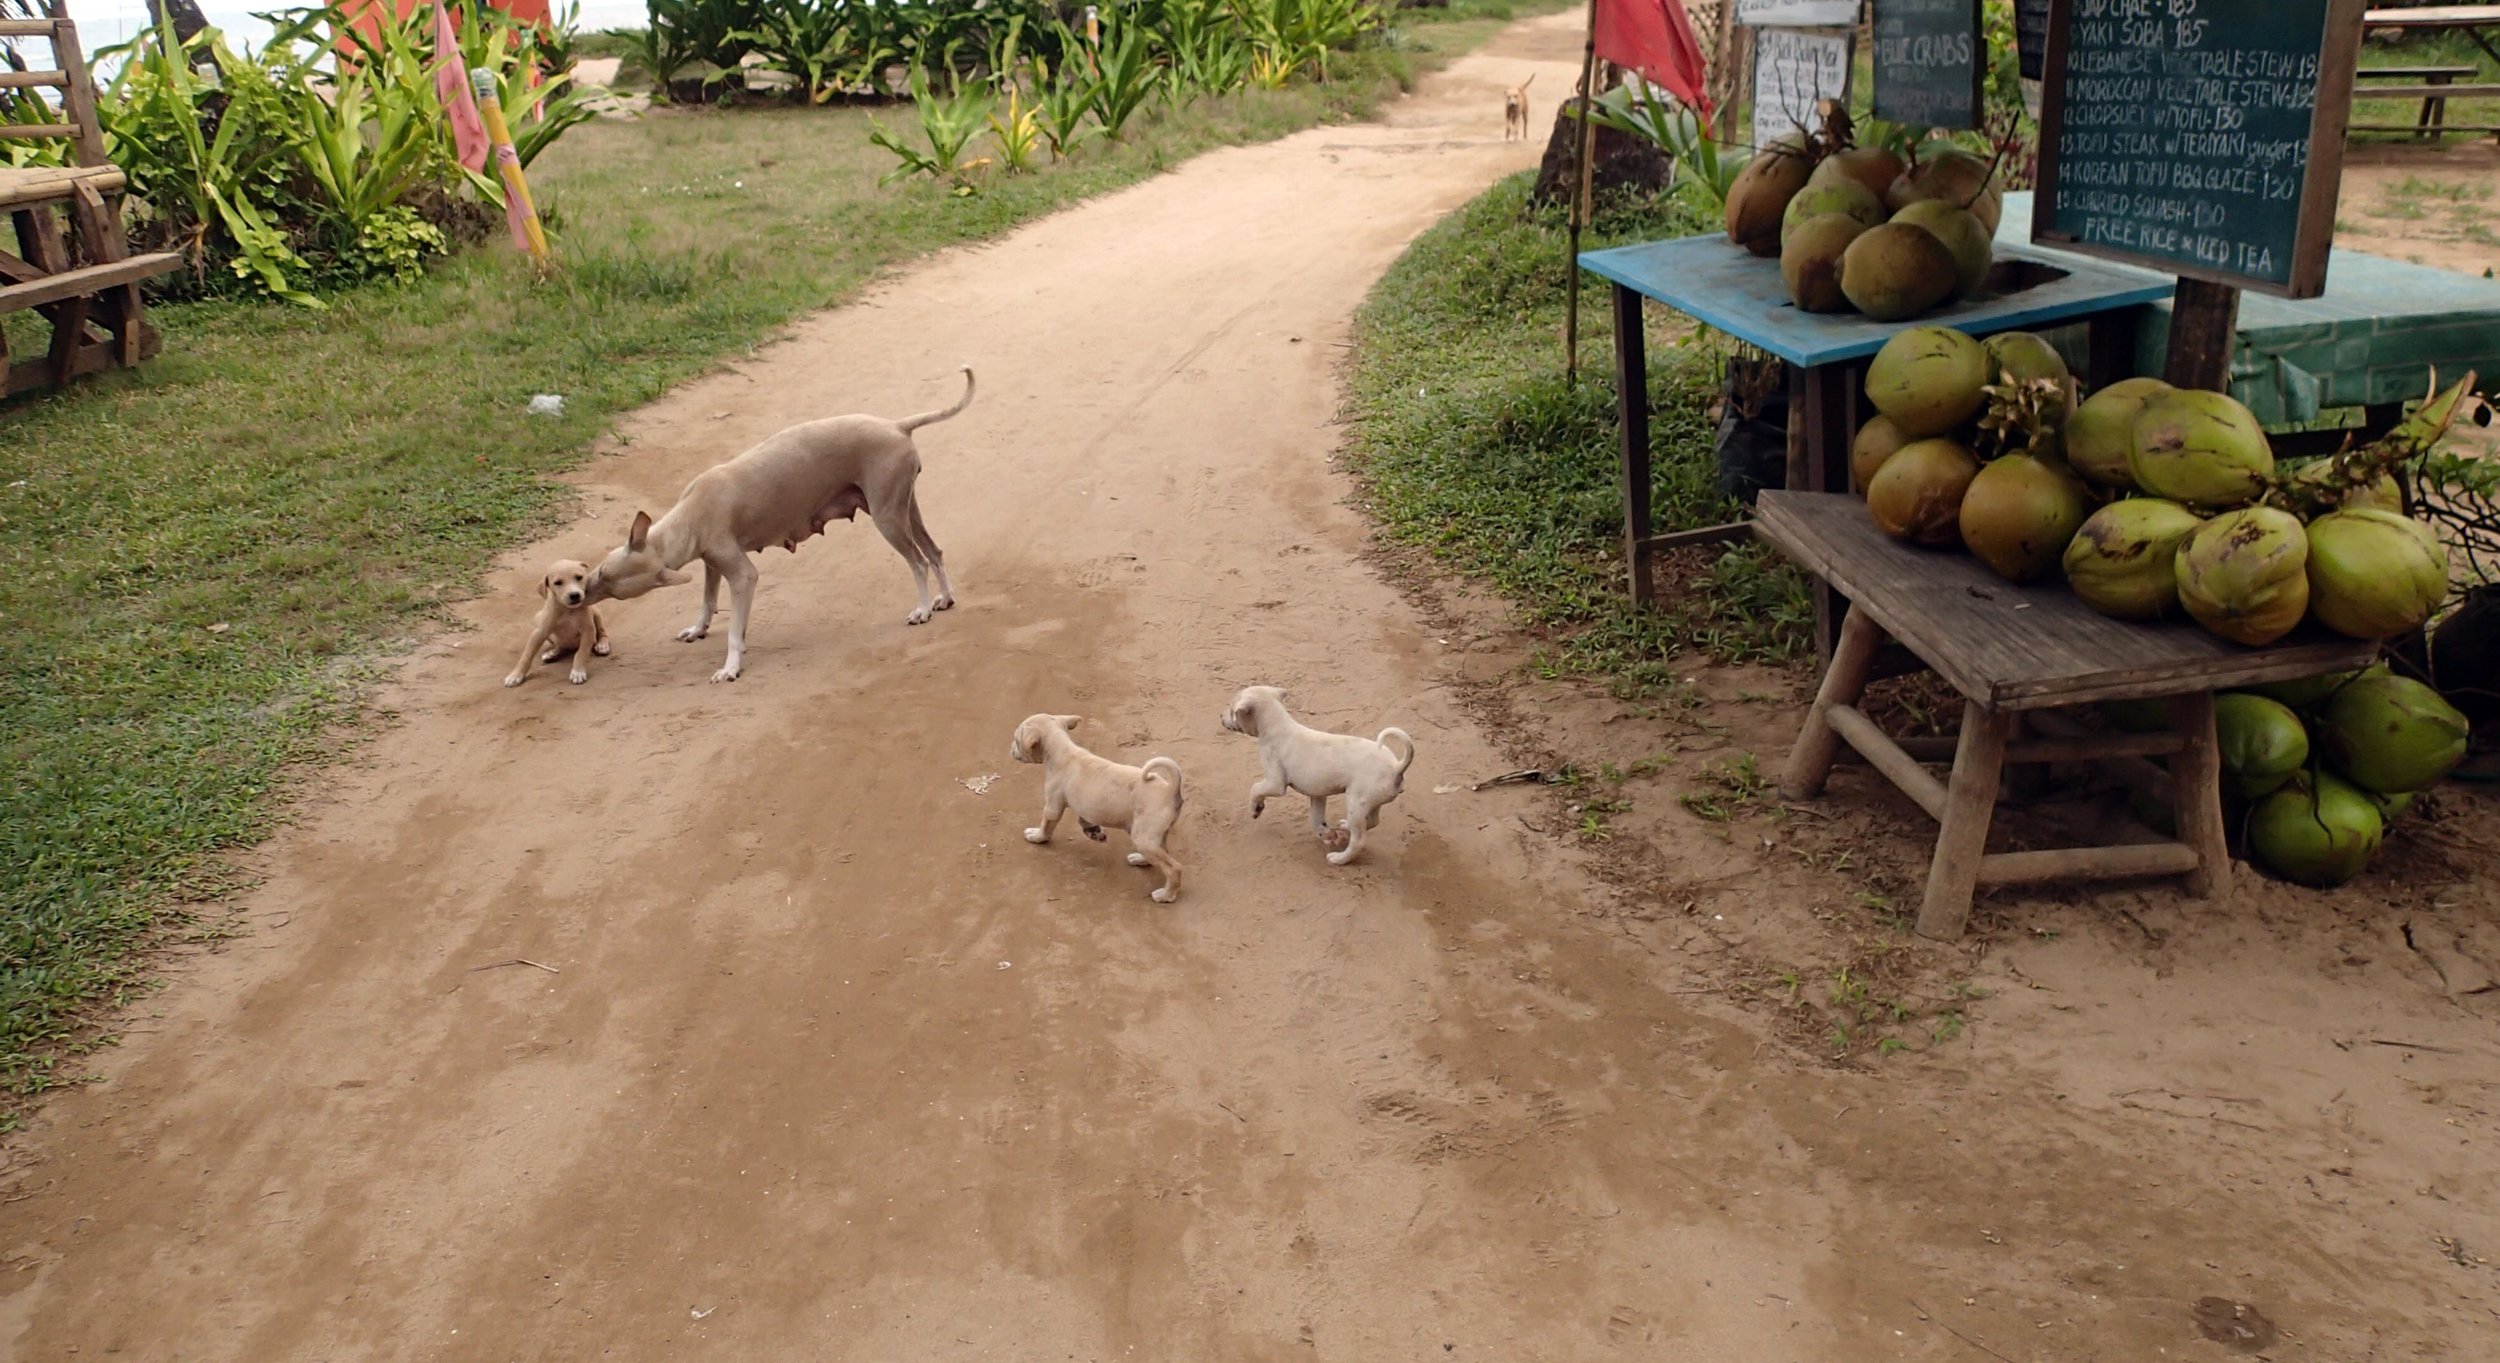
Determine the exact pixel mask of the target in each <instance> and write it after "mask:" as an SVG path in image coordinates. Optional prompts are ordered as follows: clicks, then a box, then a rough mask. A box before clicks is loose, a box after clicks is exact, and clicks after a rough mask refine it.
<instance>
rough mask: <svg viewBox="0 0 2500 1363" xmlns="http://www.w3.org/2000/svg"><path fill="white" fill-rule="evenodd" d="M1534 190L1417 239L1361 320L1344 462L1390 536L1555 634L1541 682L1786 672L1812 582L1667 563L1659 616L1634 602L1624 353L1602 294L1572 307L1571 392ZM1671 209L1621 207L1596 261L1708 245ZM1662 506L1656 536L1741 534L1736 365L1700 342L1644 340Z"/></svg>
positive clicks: (1550, 243)
mask: <svg viewBox="0 0 2500 1363" xmlns="http://www.w3.org/2000/svg"><path fill="white" fill-rule="evenodd" d="M1533 180H1534V177H1533V176H1532V175H1528V174H1522V175H1518V176H1515V177H1512V178H1511V179H1508V180H1505V181H1503V182H1502V183H1501V184H1500V185H1497V186H1495V187H1494V188H1493V189H1491V190H1489V191H1487V192H1486V193H1485V194H1484V195H1482V196H1481V197H1479V198H1477V199H1476V200H1475V201H1474V202H1473V203H1471V204H1469V205H1467V206H1466V207H1465V208H1463V209H1461V210H1459V211H1458V212H1457V213H1454V214H1452V215H1451V216H1450V217H1449V218H1447V219H1446V220H1444V221H1443V222H1441V223H1440V224H1439V225H1438V226H1436V227H1434V228H1433V229H1432V230H1431V231H1429V232H1427V233H1425V234H1424V235H1423V236H1422V237H1421V238H1419V239H1417V241H1416V242H1415V244H1414V245H1413V246H1412V247H1410V248H1409V249H1408V250H1407V252H1406V254H1405V256H1404V257H1402V258H1401V259H1400V260H1399V261H1398V263H1397V264H1396V265H1395V266H1394V267H1393V268H1391V270H1390V271H1389V273H1388V275H1387V277H1386V278H1384V279H1383V280H1382V281H1381V283H1380V286H1379V287H1378V288H1377V289H1376V290H1374V291H1373V293H1372V296H1371V298H1370V299H1369V300H1368V301H1367V302H1366V303H1365V304H1364V307H1363V310H1362V313H1361V315H1360V317H1359V318H1358V321H1357V332H1356V348H1355V358H1354V364H1353V372H1352V395H1351V402H1352V409H1353V410H1352V415H1353V416H1354V417H1355V418H1357V420H1358V421H1359V423H1360V424H1359V425H1358V427H1357V428H1356V434H1355V437H1354V440H1353V443H1352V445H1351V462H1352V464H1353V467H1354V469H1355V471H1356V472H1357V474H1358V475H1359V476H1360V477H1361V478H1362V480H1363V483H1364V486H1365V490H1366V496H1367V500H1368V503H1369V506H1370V510H1371V511H1372V513H1373V515H1374V516H1375V517H1376V518H1377V519H1378V520H1379V521H1380V523H1381V525H1382V526H1383V528H1384V529H1385V531H1386V533H1387V534H1388V535H1389V537H1390V538H1391V539H1393V540H1396V541H1398V542H1401V543H1405V544H1409V545H1414V546H1418V547H1420V548H1423V549H1426V550H1428V551H1430V552H1431V553H1432V554H1433V555H1434V556H1435V557H1436V558H1438V559H1439V560H1440V561H1442V562H1443V563H1445V564H1447V565H1449V566H1450V567H1452V568H1455V569H1457V570H1458V571H1460V572H1462V573H1466V574H1469V575H1471V576H1473V577H1476V578H1479V579H1481V580H1482V581H1484V582H1486V583H1488V584H1489V585H1491V586H1492V587H1493V588H1495V589H1496V590H1498V591H1500V592H1501V593H1503V594H1504V595H1506V596H1508V597H1509V598H1511V599H1512V600H1513V601H1514V602H1516V603H1517V606H1518V608H1519V611H1520V613H1521V615H1522V616H1523V618H1524V619H1525V620H1526V621H1528V622H1529V623H1530V624H1531V625H1533V626H1534V627H1536V628H1538V629H1540V630H1543V631H1546V632H1548V634H1549V637H1550V640H1551V646H1550V647H1549V649H1548V650H1547V652H1546V654H1545V656H1544V660H1543V662H1544V665H1545V666H1547V667H1549V668H1551V669H1554V670H1558V671H1569V672H1576V673H1595V674H1602V675H1604V676H1606V677H1608V678H1610V679H1611V680H1612V681H1613V682H1614V683H1616V684H1617V686H1618V687H1619V689H1621V690H1622V691H1624V692H1625V693H1627V694H1629V693H1634V692H1639V691H1645V690H1648V689H1651V688H1655V687H1658V686H1661V685H1665V684H1668V683H1670V682H1671V681H1672V680H1673V678H1674V676H1675V671H1674V667H1673V660H1674V659H1675V658H1676V656H1677V655H1678V654H1680V653H1683V652H1685V651H1687V650H1695V649H1698V650H1701V651H1704V652H1707V653H1709V654H1710V655H1712V656H1714V657H1718V658H1721V659H1727V660H1781V659H1786V658H1790V657H1793V656H1795V655H1796V654H1797V653H1798V651H1799V650H1800V649H1801V648H1803V647H1804V646H1805V645H1806V643H1807V642H1808V639H1809V636H1810V633H1811V627H1812V621H1813V607H1812V604H1811V602H1810V601H1809V599H1808V597H1807V595H1806V592H1805V586H1804V582H1803V580H1802V579H1801V578H1799V577H1798V576H1797V575H1796V574H1795V573H1794V572H1792V571H1791V570H1789V569H1788V568H1786V567H1785V566H1784V565H1781V564H1779V563H1778V562H1777V560H1776V559H1774V558H1772V557H1770V556H1769V555H1768V554H1766V552H1765V551H1763V550H1762V549H1761V548H1759V547H1758V546H1752V545H1746V546H1741V547H1738V548H1734V549H1730V550H1726V551H1724V552H1722V551H1719V550H1694V551H1688V552H1685V553H1680V554H1674V555H1669V556H1668V558H1667V560H1666V561H1665V562H1664V563H1663V564H1661V565H1660V569H1659V574H1660V575H1659V588H1660V596H1661V604H1660V605H1659V606H1658V607H1657V608H1655V609H1651V610H1647V611H1636V610H1634V609H1633V608H1632V606H1631V603H1630V600H1629V598H1628V597H1626V596H1625V594H1624V590H1623V557H1622V554H1623V549H1622V539H1621V536H1622V524H1623V520H1622V517H1623V496H1622V492H1621V489H1620V487H1619V486H1618V473H1617V466H1618V460H1617V455H1616V438H1617V430H1618V423H1617V422H1616V420H1615V391H1614V384H1613V382H1612V380H1611V377H1610V376H1611V373H1612V364H1613V345H1614V335H1613V329H1612V326H1611V323H1610V320H1609V308H1608V297H1609V295H1608V292H1607V290H1606V288H1605V286H1604V285H1603V284H1602V283H1595V282H1591V283H1588V284H1586V285H1585V286H1584V288H1583V289H1582V292H1581V297H1580V303H1581V308H1580V331H1581V338H1580V352H1581V360H1582V364H1581V369H1582V378H1581V382H1580V383H1579V384H1578V385H1577V386H1574V385H1572V384H1570V383H1568V382H1566V381H1565V378H1564V374H1563V347H1562V332H1563V310H1564V290H1565V286H1566V280H1567V276H1566V274H1565V273H1564V263H1563V262H1564V251H1565V235H1564V226H1563V222H1562V219H1561V216H1560V214H1559V213H1557V212H1552V211H1531V210H1530V209H1529V207H1528V191H1529V188H1530V186H1531V184H1532V183H1533ZM1710 226H1711V225H1709V224H1704V223H1702V222H1700V221H1699V220H1698V219H1697V218H1696V217H1695V216H1694V215H1692V214H1691V213H1689V212H1687V211H1685V210H1683V209H1680V208H1678V207H1676V206H1675V205H1673V204H1672V203H1632V202H1626V203H1620V204H1615V205H1612V206H1610V207H1608V208H1607V209H1606V210H1605V211H1602V212H1600V213H1599V214H1598V216H1597V221H1596V222H1595V223H1594V224H1592V228H1591V230H1590V231H1589V232H1587V233H1586V234H1585V235H1584V237H1583V246H1584V248H1594V247H1600V246H1609V245H1615V244H1618V243H1621V242H1627V241H1650V240H1656V239H1659V238H1662V237H1671V236H1682V235H1686V234H1688V233H1692V232H1696V231H1702V230H1708V229H1709V227H1710ZM1650 334H1651V345H1650V354H1651V356H1652V361H1651V365H1650V391H1651V395H1652V402H1653V404H1654V406H1655V409H1656V415H1655V416H1654V418H1653V419H1652V424H1651V458H1652V461H1653V463H1652V469H1653V482H1654V486H1653V488H1652V498H1653V500H1652V505H1653V507H1654V509H1655V515H1656V519H1657V523H1658V528H1659V529H1661V530H1673V529H1680V528H1687V527H1693V526H1701V525H1711V524H1717V523H1720V522H1723V521H1726V520H1730V519H1733V518H1734V510H1735V509H1734V508H1733V507H1732V506H1731V505H1730V504H1729V503H1728V502H1727V501H1726V500H1725V499H1724V498H1722V497H1721V496H1720V495H1719V493H1718V491H1717V489H1716V486H1715V484H1714V480H1713V464H1712V444H1713V426H1712V424H1711V422H1710V420H1709V418H1708V416H1707V415H1706V410H1707V409H1708V407H1709V405H1710V404H1711V403H1712V402H1713V401H1714V400H1715V398H1716V396H1717V392H1718V385H1719V383H1720V380H1721V376H1722V373H1723V369H1724V352H1723V350H1722V349H1721V348H1720V347H1719V346H1717V345H1716V344H1714V343H1712V342H1711V341H1710V340H1708V339H1707V338H1705V337H1703V336H1702V335H1701V334H1700V333H1699V332H1698V331H1697V329H1695V328H1694V327H1693V326H1692V325H1691V324H1689V323H1686V322H1683V321H1681V320H1680V319H1673V318H1672V317H1671V316H1670V315H1667V314H1661V313H1658V312H1655V311H1653V312H1652V314H1651V323H1650Z"/></svg>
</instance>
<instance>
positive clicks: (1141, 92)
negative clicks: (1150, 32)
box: [1093, 20, 1163, 142]
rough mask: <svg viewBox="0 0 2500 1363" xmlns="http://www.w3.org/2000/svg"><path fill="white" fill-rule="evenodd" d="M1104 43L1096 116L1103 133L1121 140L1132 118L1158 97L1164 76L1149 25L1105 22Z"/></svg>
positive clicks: (1097, 64)
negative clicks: (1156, 92) (1158, 90)
mask: <svg viewBox="0 0 2500 1363" xmlns="http://www.w3.org/2000/svg"><path fill="white" fill-rule="evenodd" d="M1103 30H1104V32H1103V40H1102V46H1101V47H1100V48H1099V49H1098V50H1097V51H1096V53H1095V62H1094V65H1095V70H1096V75H1095V78H1094V81H1093V111H1094V119H1095V121H1096V122H1098V123H1100V124H1101V125H1102V131H1103V136H1105V137H1108V138H1110V139H1112V140H1113V141H1115V142H1116V141H1118V140H1119V139H1120V130H1121V129H1122V128H1125V127H1127V126H1128V121H1129V119H1130V118H1131V117H1132V116H1134V115H1135V114H1136V112H1137V111H1138V110H1139V109H1140V108H1142V107H1144V105H1145V103H1146V101H1147V100H1149V99H1152V98H1153V97H1154V92H1155V86H1156V85H1157V84H1158V83H1159V82H1160V81H1161V80H1162V78H1163V68H1161V67H1159V66H1157V65H1155V63H1154V58H1153V50H1152V43H1151V41H1150V39H1149V38H1148V36H1147V33H1146V29H1145V26H1144V25H1143V24H1139V23H1136V22H1133V21H1128V20H1122V21H1119V22H1117V23H1105V24H1104V25H1103Z"/></svg>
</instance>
